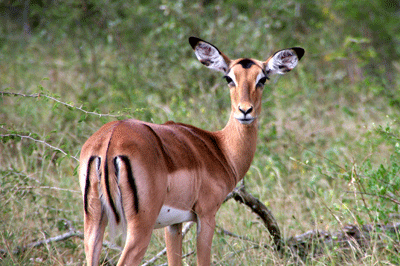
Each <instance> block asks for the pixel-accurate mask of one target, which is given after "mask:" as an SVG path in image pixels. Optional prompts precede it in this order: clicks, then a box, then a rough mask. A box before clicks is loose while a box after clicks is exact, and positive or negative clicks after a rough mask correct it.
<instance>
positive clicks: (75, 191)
mask: <svg viewBox="0 0 400 266" xmlns="http://www.w3.org/2000/svg"><path fill="white" fill-rule="evenodd" d="M24 189H52V190H60V191H68V192H73V193H81V192H80V191H79V190H73V189H67V188H60V187H50V186H39V187H35V186H27V187H16V188H14V189H13V190H24Z"/></svg>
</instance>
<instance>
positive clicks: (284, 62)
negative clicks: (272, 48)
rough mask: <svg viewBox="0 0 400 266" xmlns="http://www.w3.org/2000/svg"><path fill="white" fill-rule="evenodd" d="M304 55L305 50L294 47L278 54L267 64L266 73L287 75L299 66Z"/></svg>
mask: <svg viewBox="0 0 400 266" xmlns="http://www.w3.org/2000/svg"><path fill="white" fill-rule="evenodd" d="M303 55H304V49H303V48H300V47H293V48H289V49H284V50H280V51H278V52H276V53H275V54H274V55H273V56H271V58H270V59H269V60H267V61H266V63H265V65H266V66H265V71H266V72H267V74H269V75H274V74H285V73H287V72H289V71H291V70H292V69H293V68H295V67H296V66H297V63H298V62H299V60H300V59H301V58H302V57H303Z"/></svg>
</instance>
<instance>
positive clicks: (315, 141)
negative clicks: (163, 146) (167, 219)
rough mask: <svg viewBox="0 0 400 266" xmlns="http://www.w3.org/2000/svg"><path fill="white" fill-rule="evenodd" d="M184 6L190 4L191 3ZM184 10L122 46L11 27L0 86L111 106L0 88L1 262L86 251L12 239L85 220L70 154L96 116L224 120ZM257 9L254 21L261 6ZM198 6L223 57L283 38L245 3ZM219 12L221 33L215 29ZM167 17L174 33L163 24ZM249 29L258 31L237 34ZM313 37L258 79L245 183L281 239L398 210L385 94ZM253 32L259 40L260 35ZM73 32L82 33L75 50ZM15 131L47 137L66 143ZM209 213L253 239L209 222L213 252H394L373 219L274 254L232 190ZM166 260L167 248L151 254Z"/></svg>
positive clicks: (256, 259)
mask: <svg viewBox="0 0 400 266" xmlns="http://www.w3.org/2000/svg"><path fill="white" fill-rule="evenodd" d="M194 8H196V7H194ZM198 8H199V9H200V7H198ZM209 8H211V7H209ZM180 9H183V10H185V9H184V7H180V6H179V5H176V6H173V8H172V9H171V10H170V12H177V14H178V15H177V17H179V16H180V15H182V14H183V13H185V12H183V11H182V10H180ZM232 10H233V11H232V12H234V8H233V9H232ZM214 11H215V10H214ZM214 11H213V12H214ZM143 12H145V11H143ZM146 12H147V11H146ZM179 12H183V13H182V14H181V13H179ZM190 12H192V13H193V14H195V13H196V9H194V11H193V10H192V9H191V11H190ZM190 12H189V13H188V14H186V15H185V16H183V15H182V17H179V18H181V19H182V21H181V22H182V24H178V23H177V22H176V21H173V18H172V17H169V18H168V17H165V18H160V19H159V21H161V22H163V23H162V24H160V25H159V27H158V28H157V30H154V31H149V32H146V34H144V35H143V36H141V37H140V38H138V40H135V42H134V43H133V44H132V46H130V44H129V43H128V40H123V41H124V42H123V47H118V46H117V45H116V44H115V43H107V42H105V41H104V40H103V39H101V38H100V37H98V38H99V39H96V40H97V41H95V42H93V44H92V45H91V46H90V45H88V43H89V42H88V41H85V40H84V39H79V38H80V37H79V36H77V37H76V39H74V38H73V36H70V35H66V36H64V37H60V38H58V39H55V40H52V42H51V45H49V44H48V43H47V41H46V40H44V39H42V37H41V35H40V34H34V35H32V36H31V38H30V39H29V41H27V42H26V41H23V40H19V39H18V38H16V39H9V40H8V41H7V42H5V43H3V44H2V46H1V47H0V48H1V49H0V55H1V61H0V72H1V76H0V84H1V85H0V86H1V87H0V90H1V91H6V92H16V93H22V94H34V93H39V94H42V95H49V96H53V97H55V98H56V99H58V100H60V101H61V102H64V103H69V104H70V105H72V106H74V107H82V108H83V109H84V110H86V111H91V112H96V113H101V114H113V115H118V116H117V117H109V116H99V115H95V114H88V113H87V112H84V111H81V110H78V109H76V108H74V107H66V106H65V105H63V104H62V103H57V102H56V101H54V100H51V99H49V98H46V97H44V96H39V97H23V96H10V95H1V94H0V134H1V135H2V138H1V140H2V142H1V143H0V154H1V156H0V200H1V202H2V203H1V204H0V249H1V250H3V251H6V253H7V255H3V254H2V255H0V264H2V265H82V264H84V253H83V250H84V248H83V240H82V239H81V238H79V237H73V238H69V239H68V240H65V241H61V242H53V243H50V244H47V245H43V246H40V247H35V248H28V249H26V250H24V251H23V252H18V253H13V252H12V251H14V250H16V249H18V248H19V247H21V246H26V245H27V244H29V243H32V242H34V241H38V240H43V239H46V238H49V237H53V236H57V235H61V234H63V233H65V232H67V231H68V230H70V229H71V228H75V229H76V230H80V231H82V230H83V217H82V216H83V210H82V209H83V208H82V197H81V192H80V189H79V184H78V177H77V172H76V170H77V167H78V162H77V161H76V160H75V159H74V157H79V151H80V148H81V147H82V145H83V143H84V142H85V140H86V139H87V138H88V137H89V136H90V135H91V134H93V133H94V132H95V131H96V130H97V129H98V128H99V127H100V126H101V125H103V124H104V123H106V122H108V121H112V120H115V119H123V118H126V117H135V118H138V119H142V120H145V121H150V122H154V123H163V122H165V121H167V120H174V121H176V122H183V123H189V124H192V125H195V126H198V127H201V128H204V129H207V130H218V129H221V128H222V127H223V126H224V125H225V123H226V122H227V119H228V115H229V106H230V101H229V91H228V88H227V87H226V84H225V82H224V81H223V80H222V79H221V77H220V75H219V74H216V73H214V72H211V71H209V70H208V69H206V68H205V67H203V66H202V65H201V64H199V63H198V61H197V60H196V59H195V56H194V55H193V53H192V51H191V48H190V46H189V44H188V43H187V40H186V39H187V37H188V36H189V34H191V33H192V31H190V29H193V28H194V29H195V30H193V31H194V32H196V31H199V29H198V28H197V27H200V26H197V24H196V23H194V20H193V21H191V20H190V14H192V13H190ZM221 12H223V11H221ZM248 12H251V10H250V11H248ZM255 16H256V18H257V17H259V18H260V20H262V18H261V17H262V16H261V15H260V14H255ZM206 19H207V17H206V18H202V20H201V19H199V21H200V22H201V23H200V24H199V25H203V26H204V27H207V30H204V33H203V34H202V36H201V37H203V38H205V39H206V40H208V41H210V42H213V43H214V44H216V45H217V46H218V47H219V48H220V49H221V50H222V51H223V52H225V53H226V54H228V55H232V57H233V56H250V57H258V58H259V59H263V57H267V56H268V55H269V54H270V52H271V51H274V50H277V49H280V48H284V47H282V46H281V45H282V43H283V42H284V41H283V40H279V39H277V38H274V37H275V35H274V34H275V33H270V35H268V36H267V37H260V35H261V34H265V29H263V28H261V27H260V28H257V30H256V31H252V29H254V28H256V26H255V24H252V23H256V22H257V21H256V20H257V19H254V21H252V20H250V19H248V17H247V19H248V20H246V16H245V15H243V17H241V18H240V19H239V20H238V21H237V20H234V19H233V15H232V14H230V13H229V12H228V11H227V12H226V13H222V14H220V16H219V19H216V20H215V21H213V22H212V25H208V24H207V23H206V22H205V20H206ZM244 22H246V23H244ZM262 22H263V21H262ZM148 23H155V22H154V21H153V22H148ZM174 23H176V24H174ZM192 23H193V24H195V25H196V26H195V25H192ZM210 23H211V22H210ZM171 24H173V25H171ZM205 25H206V26H205ZM227 25H228V26H229V27H230V28H231V30H232V33H227V34H226V35H224V36H216V35H215V34H213V32H215V31H219V32H222V31H223V29H224V27H225V26H227ZM191 27H192V28H191ZM176 29H179V36H176V34H174V32H175V31H174V30H176ZM143 30H146V29H143ZM224 32H225V31H224ZM268 34H269V33H268ZM283 35H284V37H285V38H286V40H289V43H288V44H287V46H290V45H292V43H290V42H294V41H293V39H290V38H289V37H287V36H288V35H287V34H286V35H285V34H283ZM244 36H247V39H245V37H244ZM257 36H258V37H257ZM251 38H252V39H254V42H255V43H251V42H246V41H245V40H248V39H251ZM314 38H317V37H316V36H314V35H311V34H310V39H309V40H307V39H306V38H304V37H299V38H298V39H297V40H300V41H304V46H305V48H306V55H305V57H304V59H303V60H302V61H301V62H300V63H299V66H298V67H297V68H296V69H295V70H294V71H293V72H291V73H289V74H287V75H285V76H284V77H277V78H273V79H272V80H271V81H270V83H269V84H267V86H266V88H265V91H264V95H263V97H264V98H263V111H262V118H261V120H260V130H259V140H258V147H257V153H256V156H255V158H254V162H253V164H252V167H251V168H250V170H249V172H248V174H247V175H246V177H245V182H246V187H247V190H248V191H249V192H250V193H252V194H253V195H254V196H256V197H257V198H259V199H260V200H261V201H262V202H263V203H264V204H266V205H267V207H268V208H269V209H270V210H271V211H272V213H273V214H274V216H275V218H276V220H277V222H278V224H279V226H280V229H281V232H282V234H283V237H284V238H285V239H288V238H290V237H291V236H294V235H298V234H302V233H304V232H306V231H309V230H326V231H337V230H340V228H342V226H344V225H346V224H355V225H360V226H361V225H363V224H380V223H388V222H395V221H398V217H397V216H398V204H396V203H394V202H393V201H390V200H388V197H389V198H391V199H394V200H399V198H400V197H399V192H398V191H399V184H398V181H397V180H398V179H399V178H398V176H399V175H398V172H399V169H398V168H399V167H398V166H397V162H398V159H399V155H400V154H399V149H398V147H399V143H400V133H399V132H400V131H399V122H398V120H397V117H398V116H399V114H400V110H399V108H398V106H396V105H395V104H393V103H394V102H395V101H394V100H396V99H395V98H390V97H388V95H387V94H385V93H382V91H384V90H385V86H384V85H382V83H381V82H378V81H376V79H373V78H369V77H366V78H363V79H360V80H356V81H354V79H353V78H352V76H351V75H350V74H349V72H346V70H345V69H346V68H345V67H346V65H345V64H344V63H342V62H339V63H338V62H335V61H334V60H331V59H329V58H328V59H327V56H325V57H324V56H320V53H323V52H322V49H323V47H322V46H320V45H317V44H316V46H315V47H312V46H311V43H312V40H314ZM324 38H325V37H324ZM264 39H268V40H270V42H269V43H268V45H267V44H265V43H263V41H262V40H264ZM76 40H80V41H81V42H82V44H83V45H82V46H81V48H79V49H81V50H79V49H77V46H76ZM228 40H234V41H228ZM295 44H296V45H302V43H301V42H300V43H295ZM330 45H332V43H331V44H330ZM285 46H286V44H285ZM308 48H310V49H308ZM262 49H264V50H262ZM341 49H342V48H341ZM260 51H261V52H260ZM317 51H318V52H317ZM332 54H333V52H332ZM332 54H328V55H331V56H334V55H332ZM349 64H350V63H349ZM321 66H323V67H321ZM347 66H349V65H347ZM349 67H354V65H350V66H349ZM395 84H399V82H398V81H397V80H396V81H395ZM396 90H397V87H395V89H394V91H396ZM15 135H24V136H30V137H32V138H33V139H36V140H40V141H45V142H46V143H47V144H50V145H52V146H54V147H57V148H59V149H61V150H63V151H65V152H66V153H67V154H68V155H64V154H63V153H62V152H60V151H57V150H54V149H53V148H51V147H49V146H47V145H45V144H43V143H41V142H37V141H34V140H32V139H26V138H22V139H21V138H19V137H17V136H15ZM217 225H218V226H220V227H222V228H224V229H226V230H229V231H231V232H233V233H235V234H237V235H241V236H247V237H248V238H250V239H251V240H252V241H246V240H240V239H237V238H232V237H229V236H227V235H223V234H218V233H216V234H215V236H214V240H213V249H212V261H213V264H214V265H296V264H298V265H398V264H399V263H400V256H399V255H398V248H399V236H398V235H396V234H394V235H390V234H385V233H383V232H377V233H376V234H374V235H372V236H371V240H370V242H369V245H368V246H366V247H357V246H354V247H350V248H347V249H345V248H343V247H339V246H335V245H333V246H332V245H317V243H315V246H316V247H317V248H318V252H316V251H315V253H314V254H309V256H307V257H305V258H304V260H299V258H298V257H297V256H295V255H294V254H292V253H291V252H290V251H289V250H286V251H285V252H284V253H283V255H282V254H279V253H277V252H276V251H274V249H273V247H272V242H271V239H270V236H269V233H268V231H267V230H266V229H265V228H264V226H263V225H262V224H261V222H260V221H259V220H258V219H257V217H256V216H255V215H253V214H252V213H251V212H250V211H249V210H248V209H247V208H246V207H244V206H242V205H239V204H238V203H236V202H234V201H233V200H231V201H228V202H227V203H225V204H224V205H223V206H222V207H221V209H220V211H219V212H218V215H217ZM117 243H119V244H121V243H120V242H118V241H117ZM194 243H195V229H194V228H192V229H191V231H190V233H189V234H188V235H187V236H186V238H185V243H184V252H185V253H190V252H192V251H195V245H194ZM264 245H266V247H265V248H264V247H260V246H264ZM163 247H164V241H163V231H162V230H156V231H155V232H154V235H153V238H152V241H151V244H150V246H149V249H148V252H147V253H146V257H145V259H150V258H152V257H153V256H154V255H155V254H157V253H158V252H159V251H160V250H161V249H163ZM105 257H107V258H109V259H112V260H113V261H116V260H117V259H118V252H115V251H112V250H109V249H105V250H104V252H103V256H102V258H103V259H104V258H105ZM195 259H196V256H195V255H191V256H188V257H187V258H186V259H185V260H184V262H185V264H186V265H194V264H195ZM164 262H166V258H165V257H163V258H161V259H160V260H159V261H158V262H157V265H158V264H162V263H164Z"/></svg>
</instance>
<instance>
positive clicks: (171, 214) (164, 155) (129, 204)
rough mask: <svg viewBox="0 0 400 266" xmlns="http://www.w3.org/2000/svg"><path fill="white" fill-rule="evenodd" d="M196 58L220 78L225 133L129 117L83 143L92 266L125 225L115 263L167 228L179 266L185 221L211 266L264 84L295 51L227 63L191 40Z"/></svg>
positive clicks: (298, 51)
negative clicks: (225, 90) (225, 93)
mask: <svg viewBox="0 0 400 266" xmlns="http://www.w3.org/2000/svg"><path fill="white" fill-rule="evenodd" d="M189 43H190V45H191V46H192V47H193V49H194V52H195V54H196V57H197V59H198V60H199V61H200V62H201V63H202V64H204V65H206V66H207V67H208V68H211V69H214V70H217V71H220V72H222V73H224V77H225V79H226V81H227V83H228V86H229V89H230V96H231V108H232V110H231V113H230V117H229V121H228V123H227V125H226V126H225V128H223V129H222V130H220V131H216V132H209V131H206V130H203V129H199V128H196V127H194V126H191V125H186V124H181V123H174V122H167V123H165V124H162V125H158V124H152V123H147V122H143V121H138V120H134V119H127V120H123V121H114V122H110V123H107V124H105V125H104V126H103V127H101V128H100V129H99V130H98V131H97V132H96V133H95V134H94V135H92V136H91V137H90V138H89V139H88V140H87V141H86V143H85V144H84V146H83V148H82V151H81V155H80V170H79V180H80V186H81V189H82V194H83V204H84V235H85V240H84V243H85V253H86V258H87V263H88V265H97V264H98V262H99V257H100V252H101V248H102V242H103V235H104V231H105V227H106V225H107V223H108V222H110V225H111V227H115V226H118V225H123V226H124V228H125V231H126V242H125V246H124V249H123V251H122V254H121V257H120V259H119V262H118V265H138V264H140V262H141V261H142V259H143V256H144V254H145V252H146V249H147V246H148V245H149V242H150V238H151V234H152V231H153V229H155V228H162V227H166V228H165V239H166V246H167V257H168V265H181V259H182V223H184V222H188V221H194V222H197V243H196V244H197V264H198V265H210V254H211V243H212V238H213V234H214V228H215V215H216V212H217V211H218V209H219V208H220V207H221V204H222V202H223V201H224V199H225V197H226V196H227V194H228V193H229V192H231V191H232V190H233V189H234V188H235V186H236V184H237V183H238V182H239V181H240V180H241V179H243V177H244V175H245V174H246V172H247V170H248V169H249V167H250V164H251V162H252V160H253V156H254V153H255V150H256V141H257V127H258V125H257V123H258V116H259V115H260V112H261V95H262V91H263V87H264V83H265V82H266V80H268V79H269V77H270V76H271V75H273V74H284V73H286V72H289V71H290V70H292V69H293V68H294V67H295V66H296V65H297V63H298V61H299V60H300V58H301V57H302V56H303V55H304V49H302V48H299V47H294V48H289V49H284V50H280V51H278V52H276V53H275V54H274V55H272V56H271V57H270V58H268V59H267V60H266V61H259V60H256V59H249V58H240V59H236V60H231V59H229V58H228V57H227V56H226V55H225V54H223V53H222V52H220V51H219V50H218V48H216V47H215V46H214V45H212V44H210V43H208V42H205V41H203V40H201V39H199V38H195V37H190V38H189Z"/></svg>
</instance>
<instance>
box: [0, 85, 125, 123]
mask: <svg viewBox="0 0 400 266" xmlns="http://www.w3.org/2000/svg"><path fill="white" fill-rule="evenodd" d="M0 94H1V95H9V96H21V97H30V98H40V97H44V98H47V99H50V100H52V101H55V102H57V103H59V104H62V105H64V106H67V107H69V108H72V109H76V110H79V111H81V112H84V113H85V114H90V115H97V116H100V117H120V116H123V115H122V114H121V115H112V114H100V113H96V112H91V111H87V110H84V109H83V108H82V107H77V106H74V105H72V104H70V103H66V102H63V101H60V100H58V99H56V98H54V97H52V96H49V95H46V94H41V93H33V94H24V93H17V92H7V91H0Z"/></svg>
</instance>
